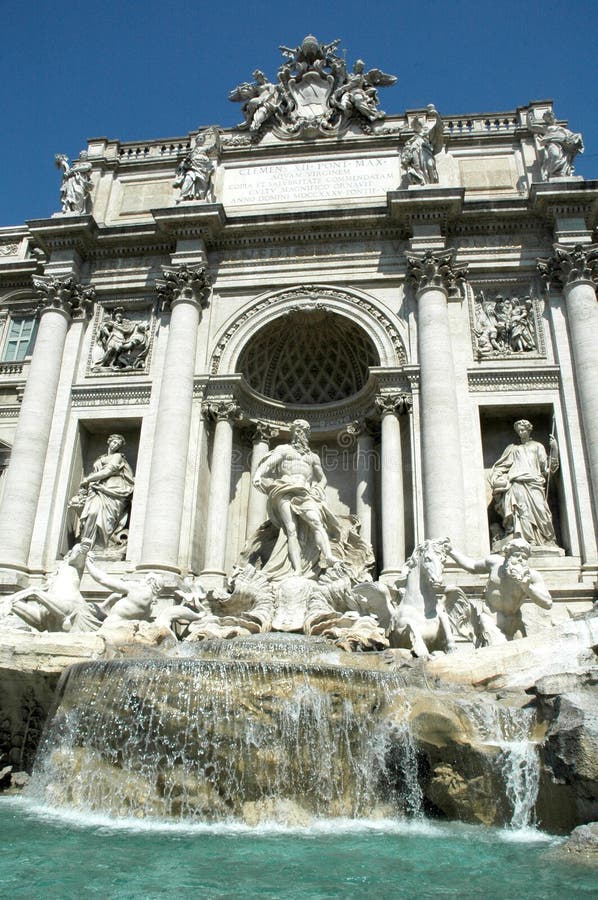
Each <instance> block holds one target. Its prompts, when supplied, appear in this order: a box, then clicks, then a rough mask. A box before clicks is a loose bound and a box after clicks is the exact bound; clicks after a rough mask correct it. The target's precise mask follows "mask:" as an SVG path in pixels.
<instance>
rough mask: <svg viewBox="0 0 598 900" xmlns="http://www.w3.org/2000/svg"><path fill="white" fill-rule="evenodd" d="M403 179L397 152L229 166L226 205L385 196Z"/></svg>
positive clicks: (226, 182)
mask: <svg viewBox="0 0 598 900" xmlns="http://www.w3.org/2000/svg"><path fill="white" fill-rule="evenodd" d="M399 181H400V168H399V159H398V156H397V155H393V156H381V157H366V158H365V159H364V158H361V159H336V160H310V161H309V162H296V163H270V164H268V165H263V166H242V167H239V168H227V169H226V171H225V173H224V193H223V202H224V205H225V206H253V205H254V204H255V205H258V204H264V203H272V204H274V203H293V202H298V203H300V202H301V201H306V200H334V199H336V198H338V199H339V200H341V199H343V200H344V199H349V198H361V197H363V198H368V197H383V196H384V195H385V194H386V193H387V191H393V190H396V188H397V185H398V183H399Z"/></svg>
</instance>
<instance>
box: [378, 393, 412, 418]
mask: <svg viewBox="0 0 598 900" xmlns="http://www.w3.org/2000/svg"><path fill="white" fill-rule="evenodd" d="M374 403H375V406H376V412H377V413H378V415H379V416H381V417H382V418H383V417H384V416H388V415H394V416H404V415H406V414H408V413H410V412H411V409H412V407H413V398H412V397H411V394H399V393H397V394H379V395H378V396H377V397H376V399H375V401H374Z"/></svg>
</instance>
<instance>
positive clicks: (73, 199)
mask: <svg viewBox="0 0 598 900" xmlns="http://www.w3.org/2000/svg"><path fill="white" fill-rule="evenodd" d="M55 159H56V165H57V166H58V168H59V169H61V170H62V184H61V186H60V202H61V204H62V212H63V213H72V214H74V215H79V216H83V215H85V213H86V212H87V211H88V209H87V207H88V198H89V195H90V194H91V188H92V184H91V163H89V162H87V151H85V150H82V151H81V153H80V154H79V159H78V160H75V162H74V163H73V164H72V166H71V165H69V158H68V156H65V155H64V153H57V154H56V157H55Z"/></svg>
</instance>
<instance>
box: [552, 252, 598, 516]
mask: <svg viewBox="0 0 598 900" xmlns="http://www.w3.org/2000/svg"><path fill="white" fill-rule="evenodd" d="M538 269H539V271H540V273H541V274H542V275H543V276H544V278H545V279H546V281H547V282H548V284H549V285H550V286H553V287H556V288H560V289H561V290H562V291H563V296H564V298H565V308H566V311H567V321H568V324H569V333H570V336H571V354H572V357H573V366H574V370H575V380H576V382H577V391H578V397H579V405H580V408H581V418H582V422H583V427H584V435H585V444H586V450H587V454H588V464H589V467H590V477H591V482H592V494H593V503H594V514H595V516H596V517H598V301H597V299H596V286H597V285H598V244H576V245H575V246H573V247H572V246H570V245H563V244H555V245H554V256H552V257H551V258H550V259H539V260H538Z"/></svg>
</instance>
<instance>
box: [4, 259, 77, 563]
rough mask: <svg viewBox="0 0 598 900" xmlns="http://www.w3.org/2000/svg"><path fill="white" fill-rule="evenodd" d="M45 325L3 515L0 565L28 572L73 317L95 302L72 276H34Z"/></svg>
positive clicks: (41, 325) (29, 380)
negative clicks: (63, 361)
mask: <svg viewBox="0 0 598 900" xmlns="http://www.w3.org/2000/svg"><path fill="white" fill-rule="evenodd" d="M33 283H34V285H35V288H36V290H37V293H38V294H39V296H40V298H41V302H40V308H41V314H40V323H39V330H38V333H37V339H36V342H35V347H34V350H33V355H32V357H31V368H30V369H29V376H28V378H27V384H26V387H25V393H24V395H23V403H22V406H21V413H20V415H19V422H18V425H17V430H16V434H15V439H14V443H13V447H12V453H11V458H10V465H9V467H8V470H7V472H6V475H5V479H6V480H5V484H4V494H3V498H2V508H1V510H0V566H2V567H8V568H15V569H25V568H26V567H27V560H28V556H29V548H30V544H31V536H32V534H33V526H34V523H35V515H36V512H37V501H38V497H39V494H40V489H41V485H42V476H43V470H44V463H45V460H46V451H47V449H48V440H49V437H50V428H51V425H52V416H53V414H54V404H55V402H56V393H57V390H58V380H59V378H60V368H61V365H62V354H63V352H64V345H65V341H66V335H67V331H68V328H69V324H70V322H71V317H72V315H73V314H74V313H75V312H77V311H81V312H86V311H87V309H88V308H89V306H90V304H91V303H92V302H93V299H94V297H95V290H94V288H92V287H88V288H85V289H84V288H82V287H81V285H79V284H78V283H77V281H76V280H75V278H74V277H73V276H72V275H67V276H66V277H56V276H53V275H34V276H33Z"/></svg>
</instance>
